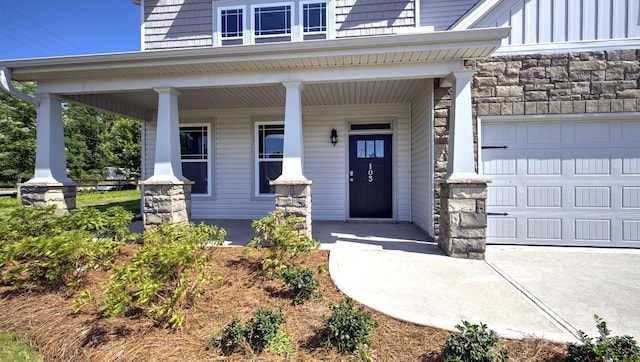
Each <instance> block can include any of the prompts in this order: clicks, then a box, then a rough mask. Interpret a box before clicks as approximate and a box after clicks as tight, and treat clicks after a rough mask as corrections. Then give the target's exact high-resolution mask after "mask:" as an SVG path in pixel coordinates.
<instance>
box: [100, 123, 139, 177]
mask: <svg viewBox="0 0 640 362" xmlns="http://www.w3.org/2000/svg"><path fill="white" fill-rule="evenodd" d="M140 138H141V136H140V122H138V121H135V120H132V119H129V118H116V119H115V121H114V122H113V125H112V126H111V129H110V130H109V132H105V133H104V134H103V139H102V144H101V148H102V154H103V156H104V160H105V162H106V163H107V164H108V165H109V166H115V167H121V168H125V169H127V170H129V176H131V177H138V176H140V157H141V147H140Z"/></svg>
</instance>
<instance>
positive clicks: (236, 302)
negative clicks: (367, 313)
mask: <svg viewBox="0 0 640 362" xmlns="http://www.w3.org/2000/svg"><path fill="white" fill-rule="evenodd" d="M135 247H136V246H133V245H132V246H128V247H127V249H126V250H125V254H126V255H131V249H132V248H135ZM328 255H329V254H328V252H326V251H314V252H313V253H312V254H311V256H310V257H309V258H308V259H307V260H305V262H304V265H305V266H308V267H310V268H312V269H314V270H317V267H318V266H319V265H325V266H326V265H327V263H328ZM213 262H214V265H215V268H214V270H215V273H216V275H217V277H218V278H214V281H213V282H212V283H211V284H209V285H208V286H207V287H206V290H205V293H204V295H203V297H202V298H200V299H198V300H197V301H196V303H195V305H194V306H193V307H192V308H191V309H190V310H189V311H188V313H187V315H186V321H185V324H184V326H183V327H181V328H178V329H177V330H169V329H165V328H159V327H156V326H154V325H153V323H152V322H150V321H149V320H148V319H146V318H144V317H141V316H139V315H138V316H130V317H126V318H114V319H107V318H102V317H99V316H97V313H96V310H95V307H94V306H89V307H86V308H84V309H83V310H82V311H81V312H80V313H78V314H73V307H72V304H71V301H72V299H73V298H74V297H75V296H76V295H77V293H75V294H71V293H65V292H64V291H62V292H61V291H58V292H50V291H39V290H36V289H31V290H16V289H15V288H13V287H9V286H1V285H0V311H1V312H0V315H1V318H0V330H4V331H11V332H14V333H16V334H18V335H20V336H23V337H25V338H27V339H30V340H32V341H33V342H35V344H36V345H37V347H38V350H39V351H40V352H41V353H42V355H43V356H44V357H45V359H46V360H47V361H216V360H225V361H245V360H247V359H251V360H256V361H279V360H287V359H288V360H296V361H335V360H345V359H349V358H348V357H345V356H342V355H340V354H338V353H336V352H335V351H333V350H330V349H327V348H325V347H324V346H322V344H321V342H320V341H319V339H318V333H319V331H320V329H321V328H322V321H321V316H322V315H328V314H329V313H330V310H329V307H328V306H329V305H330V304H331V303H333V304H337V302H338V301H339V300H341V299H342V298H344V294H342V293H341V292H340V291H339V290H338V289H337V288H336V287H335V285H334V284H333V282H332V281H331V278H330V277H329V276H328V275H327V274H324V275H319V276H317V278H318V281H319V283H320V285H321V290H322V295H321V296H320V297H317V298H315V299H313V300H311V301H308V302H306V303H304V304H302V305H297V306H294V305H292V303H291V299H290V298H289V293H288V291H287V289H286V287H285V285H284V284H283V282H282V281H279V280H270V279H266V278H264V277H262V276H260V275H259V274H258V273H256V271H258V270H259V268H260V263H259V260H258V259H257V258H255V257H249V256H245V255H243V254H242V249H241V248H217V249H216V250H215V251H214V253H213ZM107 278H108V274H107V273H105V272H100V271H98V272H92V273H91V274H90V276H89V277H88V278H87V280H86V283H85V285H84V286H83V288H88V289H90V290H91V291H92V292H93V293H94V295H96V296H97V297H99V296H100V295H101V288H100V284H101V283H102V282H103V281H105V280H106V279H107ZM258 307H267V308H272V309H278V308H282V312H283V313H284V314H285V315H286V316H287V318H288V321H287V323H286V324H285V325H284V326H283V327H282V328H283V329H284V330H285V331H287V332H288V333H289V334H290V335H291V338H292V342H293V343H292V344H293V352H292V354H291V355H290V356H288V357H284V356H279V355H276V354H273V353H263V354H261V355H259V356H255V355H252V354H251V353H252V352H250V351H246V352H245V353H248V355H247V354H244V355H243V354H240V353H237V354H234V355H232V356H222V355H221V354H220V351H219V350H216V349H207V348H206V341H207V340H208V337H210V336H211V335H212V334H213V333H214V332H215V331H216V330H219V329H220V328H222V327H224V326H225V325H226V324H227V323H229V322H230V321H231V319H232V318H233V317H234V316H238V317H240V319H241V320H242V321H246V320H248V319H250V318H251V316H252V315H253V313H254V312H255V310H256V309H257V308H258ZM372 313H373V315H374V318H375V319H376V320H377V321H378V323H379V327H378V328H376V329H375V331H374V338H373V341H372V343H371V345H370V346H368V348H367V354H368V356H369V357H371V359H372V360H374V361H439V360H440V351H441V349H442V346H443V345H444V342H445V341H446V339H447V338H448V337H449V335H450V332H448V331H444V330H441V329H437V328H431V327H425V326H418V325H414V324H411V323H406V322H401V321H398V320H395V319H393V318H390V317H388V316H386V315H383V314H380V313H377V312H375V311H372ZM489 327H491V326H489ZM502 344H503V345H504V346H507V347H509V349H510V351H511V354H510V356H511V359H510V360H512V361H561V360H562V359H563V358H564V356H565V353H566V348H565V346H564V345H562V344H557V343H551V342H547V341H543V340H539V339H531V340H524V341H512V340H502Z"/></svg>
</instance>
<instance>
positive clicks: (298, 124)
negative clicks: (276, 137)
mask: <svg viewBox="0 0 640 362" xmlns="http://www.w3.org/2000/svg"><path fill="white" fill-rule="evenodd" d="M282 84H283V85H284V86H285V88H286V99H285V102H286V103H285V110H284V145H283V158H282V174H281V175H280V177H278V178H277V179H276V180H274V181H271V184H272V185H274V186H275V189H276V190H275V191H276V193H275V201H276V209H277V210H280V211H282V212H283V214H284V216H285V217H288V216H291V215H293V216H299V217H301V218H302V219H303V220H304V221H303V223H302V224H301V225H300V226H301V228H302V230H304V232H305V234H306V235H307V236H308V237H311V235H312V231H311V181H310V180H308V179H307V178H306V177H304V175H303V174H302V158H303V147H304V142H303V133H302V100H301V96H300V93H301V92H302V82H283V83H282Z"/></svg>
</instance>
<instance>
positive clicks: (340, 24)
mask: <svg viewBox="0 0 640 362" xmlns="http://www.w3.org/2000/svg"><path fill="white" fill-rule="evenodd" d="M335 4H336V9H335V13H336V37H338V38H342V37H356V36H367V35H383V34H393V33H395V32H397V28H408V27H415V26H416V21H415V1H414V0H409V1H407V0H404V1H402V0H336V2H335Z"/></svg>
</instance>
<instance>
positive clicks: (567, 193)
mask: <svg viewBox="0 0 640 362" xmlns="http://www.w3.org/2000/svg"><path fill="white" fill-rule="evenodd" d="M481 144H482V149H481V152H480V158H481V173H482V174H483V175H484V176H485V177H486V178H488V179H491V180H492V183H490V184H489V191H488V198H487V212H488V213H489V215H488V225H487V241H488V242H489V243H509V244H532V245H535V244H538V245H576V246H577V245H581V246H616V247H636V248H637V247H640V121H639V120H637V119H636V120H616V121H602V120H599V121H575V120H562V121H557V122H550V121H545V122H541V121H526V120H524V121H484V120H483V121H482V129H481Z"/></svg>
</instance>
